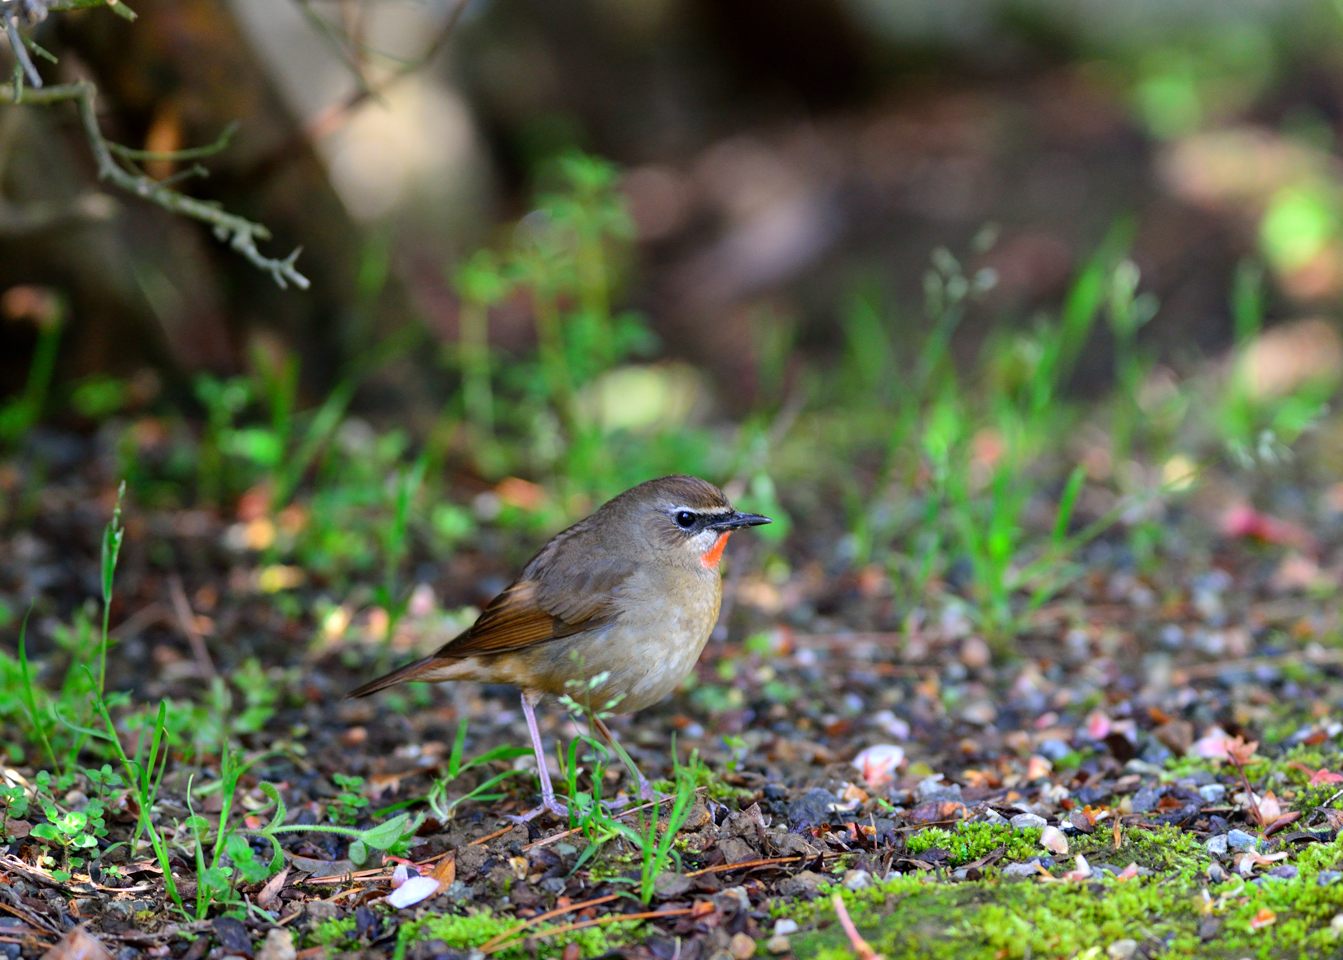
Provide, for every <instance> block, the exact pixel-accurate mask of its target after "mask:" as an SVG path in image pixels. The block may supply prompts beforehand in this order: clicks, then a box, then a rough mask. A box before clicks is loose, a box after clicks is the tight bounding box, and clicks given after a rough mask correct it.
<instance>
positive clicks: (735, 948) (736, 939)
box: [727, 933, 755, 960]
mask: <svg viewBox="0 0 1343 960" xmlns="http://www.w3.org/2000/svg"><path fill="white" fill-rule="evenodd" d="M727 950H728V953H730V954H732V956H733V958H734V960H749V958H751V957H753V956H755V941H754V940H752V939H751V937H750V936H749V935H748V934H745V933H734V934H733V935H732V939H731V940H729V941H728V944H727Z"/></svg>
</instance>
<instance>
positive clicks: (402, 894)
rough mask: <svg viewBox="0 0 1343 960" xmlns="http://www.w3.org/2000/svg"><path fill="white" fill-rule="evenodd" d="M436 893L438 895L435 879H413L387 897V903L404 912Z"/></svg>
mask: <svg viewBox="0 0 1343 960" xmlns="http://www.w3.org/2000/svg"><path fill="white" fill-rule="evenodd" d="M436 893H438V881H437V880H435V879H434V878H433V877H411V878H410V879H409V880H407V881H406V882H405V883H403V884H401V886H399V887H397V888H396V889H395V890H393V891H392V892H391V893H389V894H388V895H387V902H388V903H390V904H391V905H392V906H394V907H396V908H397V909H398V910H404V909H405V908H406V907H413V906H414V905H415V904H417V903H419V902H420V901H421V900H427V899H428V898H429V897H432V896H433V895H434V894H436Z"/></svg>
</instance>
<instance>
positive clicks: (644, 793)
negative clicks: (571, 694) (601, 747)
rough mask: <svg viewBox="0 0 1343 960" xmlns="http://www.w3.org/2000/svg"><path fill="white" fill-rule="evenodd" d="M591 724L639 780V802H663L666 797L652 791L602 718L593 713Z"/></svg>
mask: <svg viewBox="0 0 1343 960" xmlns="http://www.w3.org/2000/svg"><path fill="white" fill-rule="evenodd" d="M591 718H592V724H593V726H595V727H596V728H597V732H598V733H600V734H601V735H602V739H603V740H605V741H606V742H607V743H609V744H610V745H611V749H612V750H614V751H615V752H616V755H617V756H619V757H620V759H621V760H622V761H623V762H624V764H625V766H626V767H628V768H629V769H630V770H633V771H634V775H635V776H636V777H637V778H638V780H639V799H641V800H665V799H667V795H666V794H664V793H659V792H658V791H657V790H654V789H653V785H652V784H651V783H649V782H648V778H647V777H645V776H644V775H643V771H642V770H640V769H639V765H638V764H636V763H635V762H634V758H633V757H631V756H630V755H629V754H628V753H626V752H625V748H624V747H622V746H621V745H620V741H619V740H617V739H616V735H615V734H614V733H612V732H611V728H610V727H608V726H607V725H606V724H604V723H603V722H602V718H601V717H599V716H597V715H596V714H595V713H594V714H591Z"/></svg>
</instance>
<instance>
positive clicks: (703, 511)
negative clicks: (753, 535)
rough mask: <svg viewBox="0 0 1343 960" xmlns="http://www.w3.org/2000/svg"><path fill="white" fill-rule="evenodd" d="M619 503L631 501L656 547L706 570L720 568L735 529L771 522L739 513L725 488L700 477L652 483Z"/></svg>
mask: <svg viewBox="0 0 1343 960" xmlns="http://www.w3.org/2000/svg"><path fill="white" fill-rule="evenodd" d="M617 501H626V503H624V504H622V506H625V507H628V508H629V514H628V516H629V517H630V519H631V520H632V521H633V523H635V524H636V525H637V526H638V528H639V533H640V534H641V539H645V540H647V541H648V543H649V546H650V547H651V548H652V549H654V550H658V551H660V552H662V553H663V554H664V555H666V556H670V557H672V558H674V559H675V560H677V561H681V562H689V563H694V564H697V565H698V566H700V567H703V568H704V569H706V570H714V569H716V568H717V567H718V562H719V560H721V559H722V556H723V548H724V547H725V546H726V545H727V539H728V537H730V536H731V535H732V532H733V531H734V530H737V529H740V528H741V527H755V526H759V525H760V524H762V523H770V522H771V521H770V518H769V517H762V516H761V515H760V514H758V513H741V512H740V511H738V510H735V509H733V507H732V504H730V503H728V500H727V497H726V496H725V495H724V494H723V491H722V490H720V489H719V488H718V487H716V486H714V485H713V484H712V483H709V482H708V481H707V480H700V479H699V478H698V477H679V476H678V477H661V478H659V479H657V480H649V481H648V482H647V483H641V484H640V485H639V486H637V487H634V488H633V489H631V490H628V491H626V492H625V493H624V494H622V495H621V496H620V497H618V498H617ZM615 502H616V501H613V503H615Z"/></svg>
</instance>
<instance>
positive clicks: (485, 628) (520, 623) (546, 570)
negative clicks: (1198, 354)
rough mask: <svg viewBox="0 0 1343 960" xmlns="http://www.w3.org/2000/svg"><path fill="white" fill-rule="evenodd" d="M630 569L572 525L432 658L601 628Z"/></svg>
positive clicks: (501, 649) (511, 647) (502, 649)
mask: <svg viewBox="0 0 1343 960" xmlns="http://www.w3.org/2000/svg"><path fill="white" fill-rule="evenodd" d="M631 572H632V570H631V568H630V567H629V565H628V564H627V563H624V562H622V561H621V560H620V559H619V558H617V557H615V556H613V555H611V554H610V553H609V552H604V551H600V550H598V549H597V538H596V537H595V536H593V532H592V530H591V529H590V528H589V527H588V526H587V525H586V524H579V525H577V526H575V527H571V528H569V529H568V530H566V531H564V532H563V533H561V534H559V535H558V536H556V537H555V539H553V540H552V541H551V542H550V543H548V544H546V546H545V547H544V548H542V550H541V552H540V553H538V554H537V555H536V556H535V557H533V558H532V560H531V561H530V562H529V563H528V564H527V566H526V567H525V568H524V569H523V571H522V576H521V577H519V578H518V579H517V580H516V581H514V583H513V584H512V585H510V586H509V587H508V588H506V589H505V590H504V591H503V592H502V593H500V594H499V595H498V596H497V597H495V598H494V599H493V600H491V601H490V603H489V605H488V606H487V607H486V608H485V610H484V611H483V612H482V613H481V615H480V617H479V619H477V620H476V622H475V623H474V624H472V626H471V627H470V629H468V630H467V631H466V632H464V633H462V634H460V635H459V636H457V637H454V638H453V639H452V640H449V641H448V642H447V643H445V644H444V645H443V646H442V647H441V648H440V649H439V650H438V651H437V652H436V653H435V654H434V656H436V657H450V658H454V659H456V658H461V657H470V656H476V655H477V654H497V653H511V652H513V651H516V650H522V649H525V648H527V647H530V646H532V645H533V644H537V643H545V642H546V641H548V640H557V639H559V638H561V637H568V636H572V635H573V634H575V633H581V632H583V631H584V630H591V629H594V628H596V627H599V626H601V625H602V624H604V623H605V622H606V621H607V620H609V619H610V618H611V617H612V616H613V615H614V612H615V605H616V602H617V599H618V597H619V596H620V592H621V589H622V587H623V585H624V583H625V581H626V580H627V579H628V577H629V575H630V573H631Z"/></svg>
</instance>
